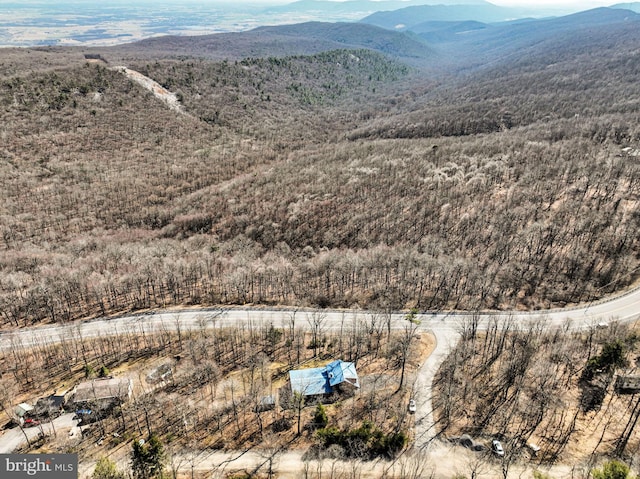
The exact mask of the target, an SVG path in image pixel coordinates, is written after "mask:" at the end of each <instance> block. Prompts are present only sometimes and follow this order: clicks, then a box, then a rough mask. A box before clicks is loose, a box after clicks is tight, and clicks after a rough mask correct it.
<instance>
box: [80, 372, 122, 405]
mask: <svg viewBox="0 0 640 479" xmlns="http://www.w3.org/2000/svg"><path fill="white" fill-rule="evenodd" d="M132 387H133V385H132V382H131V379H129V378H102V379H92V380H91V381H85V382H83V383H80V384H78V386H76V389H75V393H74V396H73V402H74V403H79V402H87V401H94V400H98V399H120V400H123V399H126V398H127V397H128V396H129V395H130V394H131V390H132Z"/></svg>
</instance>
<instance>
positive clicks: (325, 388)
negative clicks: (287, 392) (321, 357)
mask: <svg viewBox="0 0 640 479" xmlns="http://www.w3.org/2000/svg"><path fill="white" fill-rule="evenodd" d="M289 381H290V383H291V392H292V393H298V394H302V395H304V396H329V395H331V394H333V393H347V394H352V393H353V392H355V390H357V389H359V388H360V382H359V380H358V373H357V372H356V367H355V365H354V363H351V362H345V361H341V360H336V361H332V362H330V363H329V364H327V365H326V366H324V367H321V368H309V369H296V370H293V371H289Z"/></svg>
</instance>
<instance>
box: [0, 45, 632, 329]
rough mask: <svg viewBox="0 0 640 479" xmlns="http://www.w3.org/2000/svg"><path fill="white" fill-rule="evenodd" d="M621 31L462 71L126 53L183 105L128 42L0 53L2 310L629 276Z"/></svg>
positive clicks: (482, 292) (527, 302)
mask: <svg viewBox="0 0 640 479" xmlns="http://www.w3.org/2000/svg"><path fill="white" fill-rule="evenodd" d="M636 35H637V33H636ZM628 37H629V38H627V37H625V36H624V35H622V36H619V37H614V38H615V41H609V42H601V43H598V42H597V41H596V40H593V42H592V44H588V45H587V47H588V48H586V47H585V49H584V50H583V51H582V53H581V54H579V55H578V54H576V52H575V48H574V47H573V46H572V44H571V42H570V41H568V42H567V43H566V44H560V45H556V48H555V49H553V50H551V49H548V48H545V49H542V50H539V51H537V52H530V54H529V55H528V56H527V57H526V58H519V59H518V61H510V62H506V61H503V62H498V63H497V64H495V65H492V66H491V67H489V66H486V67H484V68H482V69H479V70H477V71H475V72H468V71H467V72H465V74H464V75H458V76H456V75H449V74H446V73H441V74H439V75H435V74H426V73H424V71H422V70H419V69H416V68H415V67H408V66H406V65H404V64H402V63H401V62H399V61H395V60H391V59H389V58H387V57H385V56H383V55H381V54H379V53H375V52H373V51H369V50H354V51H348V50H337V51H331V52H326V53H319V54H316V55H312V56H291V57H277V58H276V57H265V58H246V59H245V60H241V61H234V60H229V61H216V60H206V59H202V58H186V57H185V58H182V59H177V58H173V59H168V60H163V59H158V60H146V59H145V60H140V61H134V60H130V61H129V62H128V64H127V66H129V67H130V68H133V69H135V70H138V71H140V72H141V73H143V74H145V75H148V76H149V77H151V78H152V79H154V80H156V81H158V82H159V83H160V84H162V85H163V86H165V87H166V88H168V89H169V90H171V91H173V92H176V93H177V95H178V97H179V99H180V101H181V103H182V105H183V110H184V114H181V113H177V112H175V111H172V110H170V109H168V108H167V107H166V106H165V105H164V104H163V103H162V102H160V101H158V100H157V99H155V98H154V97H153V96H152V94H151V93H150V92H148V91H146V90H144V89H143V88H142V87H140V86H139V85H137V84H135V83H133V82H132V81H130V80H128V79H127V78H126V77H125V76H124V75H122V74H121V73H119V72H117V71H115V70H112V69H111V68H110V66H111V65H114V64H117V62H116V60H117V55H116V53H115V52H116V51H115V50H114V52H113V53H112V54H113V57H114V58H109V51H108V50H105V51H104V52H103V55H104V57H105V58H107V59H109V60H111V61H110V63H109V64H105V63H97V64H91V63H86V62H84V60H83V59H82V55H81V53H80V52H79V51H74V50H52V49H50V50H47V49H44V50H22V51H16V50H6V51H0V58H4V59H5V61H4V62H3V67H2V70H1V76H0V105H1V108H2V121H1V122H0V138H1V141H0V178H1V179H0V181H1V183H2V189H1V191H0V195H2V198H1V201H0V232H1V233H2V235H1V237H0V313H1V314H2V323H3V325H4V327H11V326H13V327H16V326H23V325H28V324H33V323H37V322H43V321H45V322H60V321H69V320H73V319H76V318H80V317H86V316H92V315H103V314H109V313H118V312H123V311H130V310H136V309H145V308H156V307H164V306H170V305H185V304H248V303H256V304H287V305H319V306H322V307H328V306H331V307H352V306H356V305H357V306H360V307H367V308H373V309H380V310H389V309H399V308H408V307H416V308H419V309H440V308H459V309H467V310H476V309H504V308H514V307H515V308H532V309H536V308H545V307H549V306H562V305H565V304H570V303H576V302H580V301H588V300H593V299H596V298H599V297H602V296H604V295H607V294H610V293H612V292H614V291H617V290H621V289H624V288H625V287H628V286H629V285H631V284H632V283H633V282H634V281H635V279H636V278H637V269H638V266H639V264H638V263H639V255H638V253H639V249H640V245H639V242H638V237H637V232H638V230H639V229H640V228H639V227H640V224H639V223H640V214H639V213H638V194H639V193H640V171H639V169H640V156H638V154H640V127H639V126H638V125H639V122H638V119H639V118H638V104H639V102H640V97H639V93H638V90H637V85H638V81H639V80H640V78H638V75H639V74H640V55H639V54H638V51H637V43H634V42H635V37H634V36H633V35H632V34H629V35H628ZM127 52H128V53H127V54H128V55H129V56H131V55H132V53H131V48H129V49H128V50H127ZM141 57H143V56H142V55H141ZM63 60H64V61H63ZM114 62H115V63H114ZM433 69H434V68H433V65H432V66H431V70H430V71H433Z"/></svg>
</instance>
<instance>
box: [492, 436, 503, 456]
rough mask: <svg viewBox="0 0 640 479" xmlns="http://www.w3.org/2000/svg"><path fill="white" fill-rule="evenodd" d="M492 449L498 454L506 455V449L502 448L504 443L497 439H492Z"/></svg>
mask: <svg viewBox="0 0 640 479" xmlns="http://www.w3.org/2000/svg"><path fill="white" fill-rule="evenodd" d="M491 450H492V451H493V452H494V453H495V455H496V456H504V449H503V448H502V444H500V441H498V440H497V439H494V440H493V441H491Z"/></svg>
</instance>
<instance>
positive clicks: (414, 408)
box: [409, 399, 417, 413]
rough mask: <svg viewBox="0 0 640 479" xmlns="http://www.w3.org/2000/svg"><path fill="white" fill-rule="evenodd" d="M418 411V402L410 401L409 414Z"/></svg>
mask: <svg viewBox="0 0 640 479" xmlns="http://www.w3.org/2000/svg"><path fill="white" fill-rule="evenodd" d="M416 410H417V406H416V400H415V399H409V412H410V413H414V412H416Z"/></svg>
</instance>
